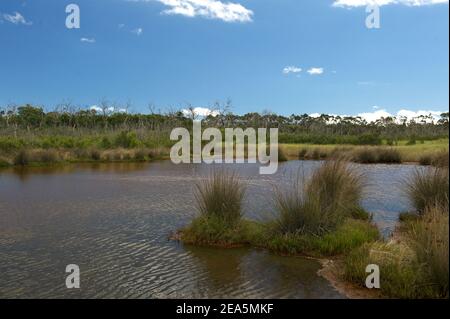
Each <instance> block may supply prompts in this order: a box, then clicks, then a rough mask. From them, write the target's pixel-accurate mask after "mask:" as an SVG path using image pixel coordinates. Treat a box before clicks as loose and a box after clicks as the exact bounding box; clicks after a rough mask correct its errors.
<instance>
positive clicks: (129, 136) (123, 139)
mask: <svg viewBox="0 0 450 319" xmlns="http://www.w3.org/2000/svg"><path fill="white" fill-rule="evenodd" d="M114 145H115V146H116V147H124V148H133V147H136V146H138V145H139V140H138V139H137V135H136V133H135V132H125V131H122V132H120V133H119V134H118V135H117V136H116V138H115V141H114Z"/></svg>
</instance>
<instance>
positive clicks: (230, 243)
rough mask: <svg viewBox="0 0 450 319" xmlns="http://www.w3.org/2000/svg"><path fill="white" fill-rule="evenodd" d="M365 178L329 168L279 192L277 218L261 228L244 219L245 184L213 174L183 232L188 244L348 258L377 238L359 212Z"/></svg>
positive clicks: (337, 164)
mask: <svg viewBox="0 0 450 319" xmlns="http://www.w3.org/2000/svg"><path fill="white" fill-rule="evenodd" d="M363 188H364V180H363V176H362V175H360V174H359V173H358V172H356V171H354V169H353V168H351V167H350V166H349V165H348V164H347V163H345V162H342V161H330V162H326V163H324V164H323V165H322V166H321V167H320V168H319V169H317V171H316V172H315V173H314V174H313V175H312V177H311V178H310V179H308V180H302V179H300V178H298V179H296V180H295V181H293V185H291V186H290V187H289V188H288V189H285V190H282V189H276V190H274V195H273V196H274V203H275V206H276V208H277V212H278V214H277V217H276V218H275V219H273V220H271V221H268V222H265V223H261V222H254V221H248V220H245V219H243V218H242V212H241V208H242V205H243V201H244V194H245V181H242V180H241V179H239V178H238V177H237V176H236V175H235V174H232V173H226V172H225V173H224V172H213V173H212V175H211V176H210V177H209V178H208V179H207V180H206V181H202V182H200V183H199V184H197V191H196V194H197V195H196V199H197V206H198V211H199V215H198V217H196V218H195V219H194V220H193V221H192V223H191V224H190V225H188V226H187V227H186V228H184V229H182V230H180V232H179V233H178V238H179V239H180V240H181V241H183V242H184V243H186V244H194V245H207V246H219V247H236V246H243V245H248V246H254V247H259V248H265V249H268V250H270V251H272V252H274V253H278V254H283V255H286V254H288V255H304V256H313V257H322V256H335V255H341V254H346V253H348V252H349V251H351V250H352V249H354V248H356V247H359V246H360V245H362V244H364V243H367V242H372V241H375V240H376V239H378V237H379V234H378V230H377V229H376V227H375V226H373V225H372V224H371V223H370V216H369V214H368V213H366V212H365V211H364V210H363V209H362V208H361V207H360V200H361V196H362V193H363Z"/></svg>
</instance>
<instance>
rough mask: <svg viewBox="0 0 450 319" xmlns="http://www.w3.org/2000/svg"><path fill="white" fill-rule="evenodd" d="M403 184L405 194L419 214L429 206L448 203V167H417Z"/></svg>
mask: <svg viewBox="0 0 450 319" xmlns="http://www.w3.org/2000/svg"><path fill="white" fill-rule="evenodd" d="M405 184H406V194H407V195H408V197H409V199H410V200H411V202H412V204H413V206H414V208H415V209H416V211H417V212H418V213H419V214H422V213H423V212H424V211H425V209H426V208H427V207H429V206H432V205H440V206H445V205H446V204H447V203H448V200H449V175H448V169H445V168H434V167H433V168H429V169H417V170H416V171H415V173H414V174H413V175H412V177H410V178H409V179H408V180H406V183H405Z"/></svg>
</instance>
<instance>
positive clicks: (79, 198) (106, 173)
mask: <svg viewBox="0 0 450 319" xmlns="http://www.w3.org/2000/svg"><path fill="white" fill-rule="evenodd" d="M318 165H319V162H312V161H309V162H301V161H290V162H287V163H284V164H282V165H281V166H280V168H279V170H278V173H277V174H275V175H271V176H263V175H259V174H258V166H256V165H254V164H239V165H237V164H234V165H233V166H232V168H233V169H235V170H237V171H238V172H239V173H240V174H241V175H242V176H243V178H246V179H248V180H249V189H248V196H247V200H246V206H245V212H246V216H247V217H248V218H252V219H267V218H271V217H272V216H273V214H274V213H273V209H272V202H271V199H270V198H271V197H270V196H271V189H272V187H273V186H274V185H287V183H288V182H289V180H290V179H291V178H292V177H293V176H296V175H298V174H299V172H300V171H302V172H305V174H306V175H307V174H308V173H309V172H310V171H311V169H312V168H314V167H317V166H318ZM359 168H360V169H362V170H364V171H365V173H366V175H367V176H368V180H370V182H371V184H370V190H369V191H368V195H367V197H366V199H365V200H364V206H365V207H366V208H367V209H368V210H369V211H371V212H373V214H374V221H375V222H376V223H377V225H378V226H379V227H380V229H381V231H382V232H383V234H384V235H386V236H387V235H389V233H390V232H391V231H392V229H393V227H394V224H395V222H396V220H397V218H398V213H399V212H401V211H404V210H407V209H408V208H409V207H408V202H407V201H406V199H405V198H404V196H403V194H402V193H401V191H400V188H401V184H402V181H404V179H405V178H407V177H408V176H409V174H411V173H412V172H413V171H414V169H415V168H414V167H413V166H407V165H390V166H389V165H370V166H360V167H359ZM210 170H211V167H210V166H209V165H178V166H177V165H174V164H172V163H170V162H169V161H165V162H156V163H150V164H96V165H91V164H89V165H87V164H83V165H70V166H62V167H55V168H26V169H8V170H2V171H0V297H3V298H15V297H20V298H54V297H56V298H58V297H61V298H67V297H68V298H71V297H81V298H93V297H100V298H214V297H215V298H272V297H273V298H341V297H342V296H341V295H340V294H339V293H338V292H337V291H335V290H334V289H333V288H332V287H331V286H330V284H329V283H328V282H327V281H326V280H325V279H323V278H321V277H319V276H318V275H317V271H318V269H319V268H320V265H319V263H318V262H317V261H315V260H310V259H305V258H298V257H281V256H275V255H272V254H269V253H267V252H265V251H261V250H254V249H233V250H221V249H208V248H199V247H189V246H183V245H182V244H179V243H177V242H174V241H169V240H168V239H167V238H168V235H169V234H170V233H171V232H172V231H175V230H177V229H178V228H180V227H182V226H184V225H186V224H187V223H189V221H190V220H191V219H192V217H193V216H194V215H195V204H194V202H193V183H194V182H195V181H196V180H197V179H199V178H202V177H204V176H205V175H207V174H208V172H209V171H210ZM68 264H77V265H79V266H80V269H81V289H67V288H66V287H65V277H66V275H67V274H66V273H65V267H66V265H68Z"/></svg>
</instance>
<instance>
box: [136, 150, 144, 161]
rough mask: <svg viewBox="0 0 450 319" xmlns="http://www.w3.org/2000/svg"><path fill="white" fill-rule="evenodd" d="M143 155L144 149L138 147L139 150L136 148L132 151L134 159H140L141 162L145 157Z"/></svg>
mask: <svg viewBox="0 0 450 319" xmlns="http://www.w3.org/2000/svg"><path fill="white" fill-rule="evenodd" d="M145 155H146V152H145V150H143V149H139V150H137V151H136V152H135V153H134V159H135V160H136V161H141V162H143V161H145V159H146V157H145Z"/></svg>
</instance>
